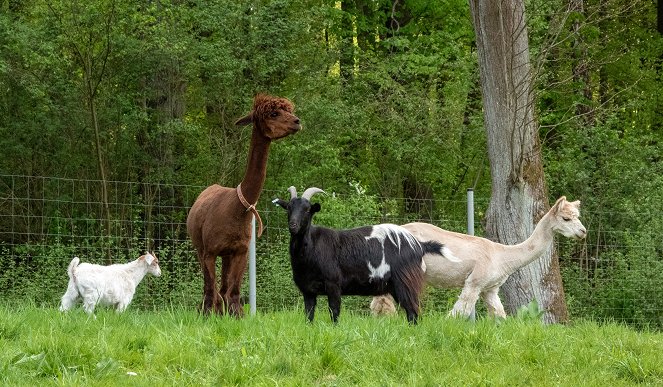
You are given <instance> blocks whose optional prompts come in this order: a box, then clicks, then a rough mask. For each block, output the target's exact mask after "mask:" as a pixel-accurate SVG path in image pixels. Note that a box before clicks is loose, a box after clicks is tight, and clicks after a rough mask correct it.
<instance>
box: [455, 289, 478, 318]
mask: <svg viewBox="0 0 663 387" xmlns="http://www.w3.org/2000/svg"><path fill="white" fill-rule="evenodd" d="M480 292H481V289H479V287H476V286H473V285H471V284H468V283H467V282H466V283H465V286H464V287H463V290H462V291H461V292H460V296H459V297H458V301H456V304H455V305H454V307H453V309H452V310H451V312H450V313H449V314H450V315H451V316H454V317H456V316H465V317H467V318H470V319H472V320H474V318H475V306H476V303H477V300H479V293H480Z"/></svg>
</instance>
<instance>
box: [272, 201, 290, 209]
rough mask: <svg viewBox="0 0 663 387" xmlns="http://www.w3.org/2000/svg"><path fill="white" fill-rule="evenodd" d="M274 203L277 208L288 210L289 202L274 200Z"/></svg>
mask: <svg viewBox="0 0 663 387" xmlns="http://www.w3.org/2000/svg"><path fill="white" fill-rule="evenodd" d="M272 203H274V204H276V205H277V206H279V207H281V208H283V209H284V210H287V209H288V202H286V201H285V200H281V199H279V198H276V199H274V200H272Z"/></svg>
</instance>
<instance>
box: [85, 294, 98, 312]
mask: <svg viewBox="0 0 663 387" xmlns="http://www.w3.org/2000/svg"><path fill="white" fill-rule="evenodd" d="M96 305H97V298H96V297H94V296H86V297H83V310H85V313H87V314H92V313H94V307H95V306H96Z"/></svg>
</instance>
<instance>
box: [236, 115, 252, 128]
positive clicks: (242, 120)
mask: <svg viewBox="0 0 663 387" xmlns="http://www.w3.org/2000/svg"><path fill="white" fill-rule="evenodd" d="M252 122H253V112H251V113H249V114H247V115H245V116H244V117H242V118H240V119H238V120H237V121H235V125H237V126H246V125H249V124H251V123H252Z"/></svg>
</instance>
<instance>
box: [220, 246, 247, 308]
mask: <svg viewBox="0 0 663 387" xmlns="http://www.w3.org/2000/svg"><path fill="white" fill-rule="evenodd" d="M247 254H248V246H247V247H246V248H241V249H238V250H236V251H235V253H234V254H232V255H230V256H229V257H228V258H226V260H225V261H228V264H227V265H224V266H223V273H222V276H221V279H222V285H221V294H222V296H223V299H224V301H225V302H226V305H227V307H228V312H229V313H230V314H231V315H232V316H235V317H242V316H244V308H243V307H242V304H241V302H240V297H239V295H240V290H241V287H242V280H243V279H244V273H245V272H246V264H247V262H248V260H249V258H248V255H247ZM225 261H224V262H225Z"/></svg>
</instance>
